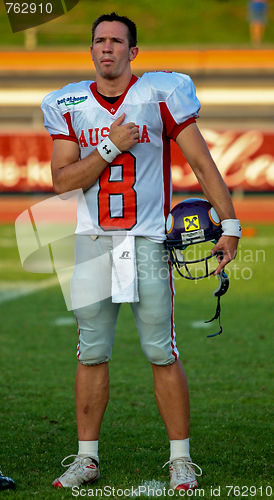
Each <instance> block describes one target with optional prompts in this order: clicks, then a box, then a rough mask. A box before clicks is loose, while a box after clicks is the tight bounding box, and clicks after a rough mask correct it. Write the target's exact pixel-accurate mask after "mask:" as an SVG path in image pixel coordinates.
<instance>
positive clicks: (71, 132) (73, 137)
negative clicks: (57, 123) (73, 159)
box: [51, 112, 78, 144]
mask: <svg viewBox="0 0 274 500" xmlns="http://www.w3.org/2000/svg"><path fill="white" fill-rule="evenodd" d="M63 117H64V119H65V120H66V122H67V127H68V133H69V135H63V134H52V135H51V137H52V140H53V141H54V140H55V139H64V140H65V141H73V142H76V143H77V144H78V139H77V137H76V134H75V132H74V130H73V126H72V123H71V116H70V113H69V112H67V113H65V114H64V115H63Z"/></svg>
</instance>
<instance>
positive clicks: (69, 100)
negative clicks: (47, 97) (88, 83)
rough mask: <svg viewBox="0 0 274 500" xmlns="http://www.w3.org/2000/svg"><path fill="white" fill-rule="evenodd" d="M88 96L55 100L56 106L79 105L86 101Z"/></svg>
mask: <svg viewBox="0 0 274 500" xmlns="http://www.w3.org/2000/svg"><path fill="white" fill-rule="evenodd" d="M87 98H88V96H87V95H84V96H81V97H75V96H73V97H72V96H69V97H63V99H57V104H58V105H60V104H65V106H76V105H77V104H81V103H82V102H85V101H86V100H87Z"/></svg>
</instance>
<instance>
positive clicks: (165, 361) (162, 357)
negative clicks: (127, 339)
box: [142, 344, 175, 366]
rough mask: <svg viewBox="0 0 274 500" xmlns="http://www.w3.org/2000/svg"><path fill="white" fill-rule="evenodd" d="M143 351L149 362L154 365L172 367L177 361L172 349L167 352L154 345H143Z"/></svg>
mask: <svg viewBox="0 0 274 500" xmlns="http://www.w3.org/2000/svg"><path fill="white" fill-rule="evenodd" d="M142 350H143V352H144V354H145V356H146V358H147V360H148V361H149V362H150V363H152V364H154V365H160V366H164V365H170V364H171V363H174V361H175V357H174V355H173V354H172V350H171V349H168V350H165V349H163V348H162V347H159V346H157V345H154V344H142ZM168 351H169V352H168Z"/></svg>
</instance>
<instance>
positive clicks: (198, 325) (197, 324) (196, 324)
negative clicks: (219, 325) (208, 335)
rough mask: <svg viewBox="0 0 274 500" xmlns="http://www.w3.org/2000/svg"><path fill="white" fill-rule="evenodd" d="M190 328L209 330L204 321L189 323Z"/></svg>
mask: <svg viewBox="0 0 274 500" xmlns="http://www.w3.org/2000/svg"><path fill="white" fill-rule="evenodd" d="M190 326H191V327H192V328H210V326H211V325H210V324H209V323H205V322H204V321H191V323H190Z"/></svg>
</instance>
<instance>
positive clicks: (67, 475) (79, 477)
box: [52, 455, 100, 488]
mask: <svg viewBox="0 0 274 500" xmlns="http://www.w3.org/2000/svg"><path fill="white" fill-rule="evenodd" d="M70 457H75V458H74V461H73V462H71V463H69V464H65V461H66V460H67V459H68V458H70ZM61 465H62V466H63V467H68V469H67V470H66V472H64V474H62V476H60V477H58V478H57V479H55V481H53V483H52V486H54V488H72V487H73V486H80V485H81V484H83V483H93V481H95V480H96V479H99V477H100V471H99V465H98V462H97V460H95V459H94V458H92V457H85V456H84V457H83V456H80V455H69V456H68V457H66V458H64V459H63V460H62V462H61Z"/></svg>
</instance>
